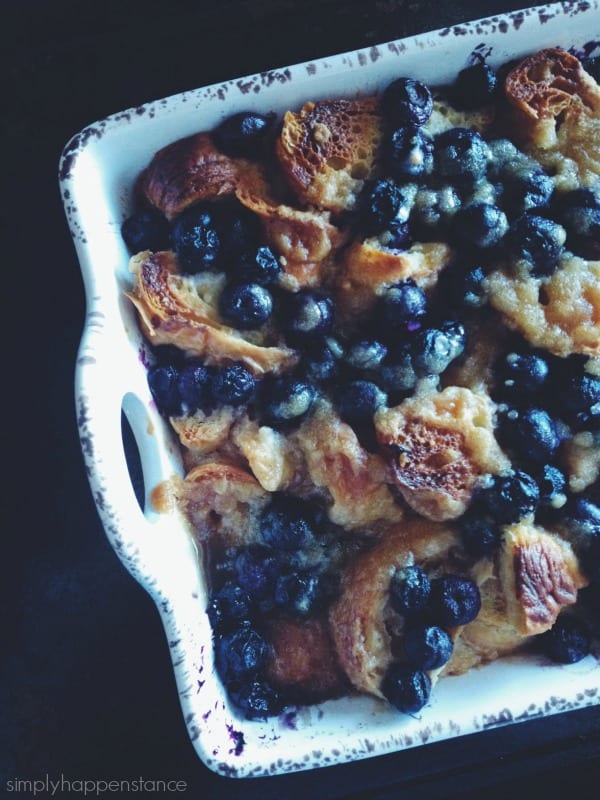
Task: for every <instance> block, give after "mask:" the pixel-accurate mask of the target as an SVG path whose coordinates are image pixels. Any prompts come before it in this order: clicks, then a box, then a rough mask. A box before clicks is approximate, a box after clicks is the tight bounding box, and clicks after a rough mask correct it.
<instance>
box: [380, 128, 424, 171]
mask: <svg viewBox="0 0 600 800" xmlns="http://www.w3.org/2000/svg"><path fill="white" fill-rule="evenodd" d="M383 158H384V163H385V169H386V173H387V174H389V175H390V176H391V177H392V178H394V179H395V180H397V181H406V180H409V179H414V178H423V177H424V176H426V175H429V174H430V173H431V171H432V170H433V139H432V138H431V137H430V136H428V135H427V134H426V133H425V132H424V131H423V130H421V129H420V128H411V127H403V128H397V129H396V130H395V131H393V132H392V133H391V135H390V136H389V137H388V139H387V140H386V141H385V143H384V150H383Z"/></svg>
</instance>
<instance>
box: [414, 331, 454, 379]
mask: <svg viewBox="0 0 600 800" xmlns="http://www.w3.org/2000/svg"><path fill="white" fill-rule="evenodd" d="M411 350H412V363H413V366H414V369H415V372H416V373H417V375H419V376H421V377H423V376H425V375H441V373H442V372H444V371H445V370H446V369H447V368H448V367H449V366H450V364H451V362H452V361H453V360H454V358H455V352H456V350H455V341H453V339H452V336H451V335H450V334H448V333H446V332H444V331H443V330H441V329H440V328H423V329H422V330H420V331H417V333H416V334H415V335H414V339H413V343H412V346H411Z"/></svg>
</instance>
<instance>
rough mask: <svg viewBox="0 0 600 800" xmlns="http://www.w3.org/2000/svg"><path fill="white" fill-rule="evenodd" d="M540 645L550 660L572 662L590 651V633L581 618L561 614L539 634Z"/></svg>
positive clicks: (564, 662)
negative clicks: (548, 627) (545, 630)
mask: <svg viewBox="0 0 600 800" xmlns="http://www.w3.org/2000/svg"><path fill="white" fill-rule="evenodd" d="M540 645H541V647H542V650H543V652H544V653H545V655H547V656H548V658H550V659H551V660H552V661H554V662H556V663H559V664H574V663H576V662H577V661H581V659H582V658H585V657H586V656H587V654H588V653H589V652H590V633H589V630H588V627H587V625H586V624H585V623H584V622H583V621H582V620H579V619H577V618H575V617H571V616H569V615H567V614H563V615H561V616H560V617H559V618H558V619H557V620H556V622H555V623H554V625H553V626H552V628H551V629H550V630H549V631H547V633H544V634H542V635H541V636H540Z"/></svg>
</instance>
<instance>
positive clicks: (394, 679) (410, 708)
mask: <svg viewBox="0 0 600 800" xmlns="http://www.w3.org/2000/svg"><path fill="white" fill-rule="evenodd" d="M381 692H382V694H383V696H384V697H385V699H386V700H387V701H388V702H389V703H390V704H391V705H392V706H394V707H395V708H397V709H398V711H402V712H403V713H404V714H415V713H416V712H417V711H420V710H421V709H422V708H423V706H425V705H427V703H428V701H429V697H430V695H431V680H430V678H429V676H428V675H427V673H426V672H423V670H420V669H413V668H412V667H410V666H409V665H408V664H400V663H398V662H392V664H391V665H390V667H389V668H388V670H387V672H386V674H385V676H384V678H383V681H382V683H381Z"/></svg>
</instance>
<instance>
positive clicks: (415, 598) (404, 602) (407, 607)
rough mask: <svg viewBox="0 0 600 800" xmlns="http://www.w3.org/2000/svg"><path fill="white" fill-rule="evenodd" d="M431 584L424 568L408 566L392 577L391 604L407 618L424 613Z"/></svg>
mask: <svg viewBox="0 0 600 800" xmlns="http://www.w3.org/2000/svg"><path fill="white" fill-rule="evenodd" d="M430 594H431V583H430V581H429V578H428V577H427V573H426V572H425V570H424V569H423V567H419V566H417V565H408V566H406V567H403V568H402V569H400V570H398V571H397V572H395V573H394V574H393V575H392V579H391V581H390V603H391V606H392V608H393V609H394V610H395V611H397V612H398V613H399V614H403V615H405V616H408V615H411V614H415V613H418V612H419V611H422V610H423V609H424V608H425V607H426V606H427V604H428V602H429V595H430Z"/></svg>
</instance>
